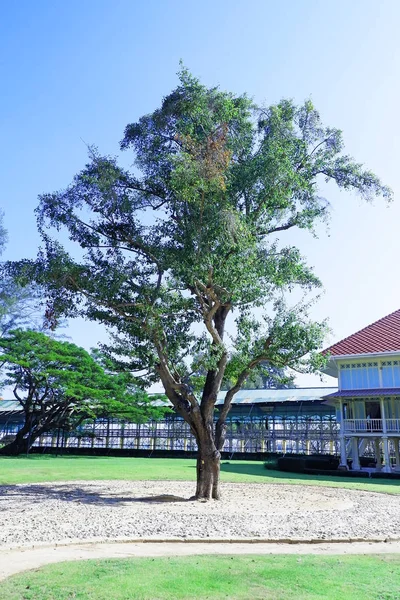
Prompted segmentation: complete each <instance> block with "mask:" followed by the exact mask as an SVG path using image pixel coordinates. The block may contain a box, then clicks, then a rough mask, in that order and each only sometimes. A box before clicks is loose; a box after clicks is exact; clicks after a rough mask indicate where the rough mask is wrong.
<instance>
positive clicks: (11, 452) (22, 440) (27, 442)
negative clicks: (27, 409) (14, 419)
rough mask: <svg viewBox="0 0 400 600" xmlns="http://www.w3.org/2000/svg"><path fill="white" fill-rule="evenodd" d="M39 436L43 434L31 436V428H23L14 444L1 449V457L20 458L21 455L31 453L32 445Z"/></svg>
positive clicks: (11, 443)
mask: <svg viewBox="0 0 400 600" xmlns="http://www.w3.org/2000/svg"><path fill="white" fill-rule="evenodd" d="M39 435H41V434H40V433H38V434H31V435H29V427H25V426H24V427H22V429H20V430H19V431H18V433H17V434H16V436H15V439H14V440H13V441H12V442H10V443H9V444H7V445H6V446H4V447H3V448H0V455H3V456H18V455H19V454H26V453H27V452H29V450H30V448H31V446H32V444H33V443H34V441H35V440H36V439H37V438H38V437H39Z"/></svg>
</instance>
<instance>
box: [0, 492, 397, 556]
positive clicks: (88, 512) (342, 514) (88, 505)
mask: <svg viewBox="0 0 400 600" xmlns="http://www.w3.org/2000/svg"><path fill="white" fill-rule="evenodd" d="M192 493H193V483H189V482H171V481H161V482H160V481H92V482H88V481H73V482H64V483H42V484H24V485H13V486H2V487H0V547H1V548H3V549H4V548H12V547H16V546H32V545H41V544H54V543H58V544H63V543H76V542H78V541H83V540H85V541H97V542H100V541H111V540H119V541H122V540H139V539H147V540H154V541H157V540H167V539H169V540H176V539H181V540H182V539H184V540H202V539H204V540H211V539H212V540H216V539H218V540H221V541H222V540H237V541H239V540H241V539H242V540H243V539H248V538H252V539H254V540H260V541H261V540H289V539H290V540H303V541H305V540H326V541H329V540H348V539H353V540H354V539H363V540H379V539H387V540H393V539H398V538H400V496H394V495H393V496H392V495H389V494H379V493H373V492H364V491H359V490H348V489H339V488H323V487H311V486H300V485H296V486H290V485H268V484H247V483H246V484H244V483H242V484H235V483H224V484H222V493H223V499H222V500H221V501H220V502H215V501H211V502H208V503H199V502H193V501H187V499H188V498H189V497H190V496H191V495H192ZM165 494H169V495H171V496H176V497H178V500H177V499H176V498H172V497H171V496H163V495H165Z"/></svg>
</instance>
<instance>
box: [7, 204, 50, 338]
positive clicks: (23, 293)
mask: <svg viewBox="0 0 400 600" xmlns="http://www.w3.org/2000/svg"><path fill="white" fill-rule="evenodd" d="M7 240H8V234H7V230H6V229H5V227H4V225H3V213H2V212H1V211H0V255H1V254H2V252H3V250H4V248H5V246H6V244H7ZM43 312H44V311H43V308H42V307H41V304H40V290H39V288H38V286H37V285H35V284H34V283H33V282H32V283H31V284H30V285H26V286H21V285H19V284H18V283H17V282H16V281H15V280H14V277H12V276H10V274H9V273H7V270H6V269H4V268H3V267H2V265H1V264H0V337H3V336H4V335H6V333H7V332H9V331H11V330H12V329H15V328H17V327H31V328H36V329H37V328H40V327H42V326H43Z"/></svg>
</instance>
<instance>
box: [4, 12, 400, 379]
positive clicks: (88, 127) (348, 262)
mask: <svg viewBox="0 0 400 600" xmlns="http://www.w3.org/2000/svg"><path fill="white" fill-rule="evenodd" d="M399 30H400V1H399V0H286V1H280V0H275V1H272V0H248V1H247V2H246V1H245V0H229V1H227V0H212V1H211V0H202V1H201V2H194V1H193V2H190V1H187V0H147V1H146V2H139V1H137V0H113V1H111V0H109V1H105V0H79V1H77V0H69V1H68V2H61V1H57V0H56V1H54V0H35V1H34V2H33V1H31V0H20V1H19V2H15V3H12V2H8V3H6V2H3V3H2V9H1V18H0V73H1V93H0V119H1V123H0V132H1V136H2V139H1V144H0V175H1V184H2V185H1V189H2V198H1V200H0V207H1V208H2V209H3V210H4V212H5V224H6V227H7V228H8V231H9V238H10V240H9V244H8V248H7V251H6V253H5V258H7V259H18V258H22V257H33V256H34V255H35V254H36V250H37V246H38V244H39V237H38V234H37V232H36V224H35V217H34V214H33V211H34V208H35V207H36V205H37V196H38V194H40V193H42V192H45V191H48V192H49V191H54V190H56V189H60V188H63V187H65V186H66V185H67V184H68V183H69V182H70V180H71V178H72V176H73V175H74V174H75V173H76V172H77V171H78V170H79V169H80V168H81V167H82V166H83V164H84V162H85V160H86V148H85V145H84V143H83V142H82V140H84V141H85V142H88V143H91V144H92V143H93V144H95V145H97V146H98V147H99V148H100V150H101V151H103V152H104V153H110V154H114V153H117V152H118V142H119V140H120V139H121V138H122V134H123V129H124V127H125V125H126V124H127V123H128V122H132V121H135V120H136V119H138V117H140V116H141V115H142V114H144V113H147V112H150V111H152V110H153V109H154V108H156V107H157V106H158V105H159V103H160V100H161V98H162V97H163V96H164V95H166V94H167V93H168V92H169V91H170V90H171V89H172V88H173V87H175V85H176V83H177V78H176V72H177V70H178V63H179V59H183V61H184V63H185V64H186V65H187V66H188V67H189V68H190V69H191V70H192V72H193V73H194V74H195V75H197V76H199V77H200V78H201V79H202V81H203V82H204V83H205V84H208V85H215V84H219V85H220V86H221V87H222V88H224V89H227V90H230V91H234V92H237V93H241V92H247V93H248V94H249V95H251V96H252V97H254V99H255V100H256V101H257V102H258V103H266V104H268V103H273V102H276V101H278V100H279V99H280V98H282V97H291V98H294V99H295V100H297V101H299V102H300V101H302V100H303V99H305V98H308V97H311V98H312V99H313V101H314V103H315V105H316V107H317V108H318V109H319V111H320V112H321V115H322V117H323V120H324V122H325V123H326V124H328V125H331V126H335V127H340V128H341V129H343V131H344V135H345V141H346V149H347V151H348V153H350V154H352V155H353V156H354V157H355V158H356V159H357V160H359V161H360V162H363V163H365V164H366V165H367V166H368V167H370V168H371V169H373V170H374V171H375V172H376V173H377V174H378V175H379V176H380V177H381V178H382V179H383V180H384V182H385V183H387V184H388V185H390V186H391V187H392V188H393V190H394V192H395V202H394V203H393V204H392V205H391V207H390V208H387V207H385V205H384V204H383V202H377V203H376V204H375V206H367V205H364V204H363V203H362V202H361V201H360V200H359V199H357V198H356V197H354V196H351V195H349V194H345V193H343V192H342V193H339V192H337V191H336V190H335V189H334V188H332V189H331V190H329V191H330V193H329V196H328V199H329V200H330V201H331V203H332V206H333V216H332V220H331V224H330V231H329V237H328V235H327V232H326V230H325V229H323V228H321V230H320V238H319V239H318V240H314V239H312V238H311V237H309V236H305V235H299V236H295V237H294V238H292V241H293V243H299V244H300V246H301V249H302V251H303V253H305V254H306V255H307V256H308V259H309V263H310V264H311V265H314V266H315V269H316V271H317V273H318V274H319V275H320V276H321V278H322V279H323V282H324V285H325V293H324V296H323V297H322V298H321V300H320V301H319V303H318V304H317V305H316V306H315V307H314V309H313V316H314V317H315V318H318V319H320V318H324V317H326V316H328V317H329V319H330V324H331V327H332V329H333V335H332V337H331V340H330V341H332V342H333V341H335V340H338V339H341V338H343V337H344V336H346V335H349V334H351V333H353V332H354V331H356V330H357V329H359V328H360V327H363V326H364V325H367V324H368V323H370V322H371V321H374V320H376V319H378V318H380V317H382V316H384V315H386V314H387V313H389V312H391V311H393V310H396V309H398V308H399V307H400V277H399V224H400V203H399V200H398V198H399V191H400V169H399V165H400V121H399V118H398V112H399V92H400V86H399V75H400V42H399V33H398V32H399ZM288 240H289V238H287V241H288ZM69 335H70V336H71V337H72V339H73V341H75V342H76V343H78V344H80V345H83V346H85V347H87V348H89V347H90V346H93V345H95V344H96V343H97V341H99V340H100V339H104V333H103V331H102V330H101V329H100V328H99V327H95V326H93V325H91V324H82V323H75V324H74V323H72V324H71V325H70V328H69ZM299 383H303V384H308V383H312V380H311V379H304V378H302V379H300V380H299ZM316 383H317V381H316Z"/></svg>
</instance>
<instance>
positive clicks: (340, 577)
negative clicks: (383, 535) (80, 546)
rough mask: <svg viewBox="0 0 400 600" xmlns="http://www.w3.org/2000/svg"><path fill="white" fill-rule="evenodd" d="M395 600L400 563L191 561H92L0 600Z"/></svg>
mask: <svg viewBox="0 0 400 600" xmlns="http://www.w3.org/2000/svg"><path fill="white" fill-rule="evenodd" d="M207 598H208V599H210V600H221V599H222V598H224V599H225V600H226V599H227V598H228V599H229V600H249V598H251V599H252V600H261V599H262V600H291V599H293V600H294V599H296V600H314V599H315V600H316V599H319V600H321V599H322V598H323V599H324V600H339V599H343V600H395V599H397V600H398V599H399V598H400V557H399V556H390V555H380V556H311V555H306V556H304V555H303V556H301V555H291V556H288V555H278V556H188V557H181V558H155V559H152V558H137V559H114V560H88V561H79V562H69V563H59V564H55V565H49V566H47V567H43V568H41V569H38V570H36V571H29V572H26V573H23V574H21V575H16V576H13V577H10V578H9V579H7V580H6V581H4V582H2V583H1V585H0V600H67V599H68V600H70V599H75V600H132V599H134V600H180V599H185V600H194V599H196V600H200V599H201V600H206V599H207Z"/></svg>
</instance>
